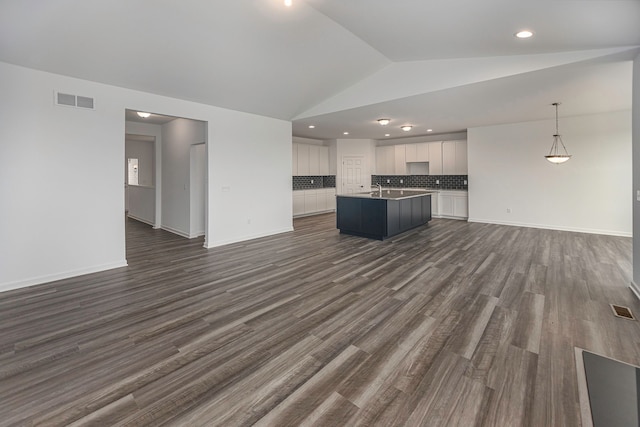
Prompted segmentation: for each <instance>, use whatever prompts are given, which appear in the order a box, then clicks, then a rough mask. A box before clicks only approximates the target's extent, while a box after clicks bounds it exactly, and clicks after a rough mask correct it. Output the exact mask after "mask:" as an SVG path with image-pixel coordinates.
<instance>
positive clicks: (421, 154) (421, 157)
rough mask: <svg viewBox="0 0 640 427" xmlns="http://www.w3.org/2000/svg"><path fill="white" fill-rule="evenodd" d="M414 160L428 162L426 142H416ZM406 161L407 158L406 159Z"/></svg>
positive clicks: (427, 145)
mask: <svg viewBox="0 0 640 427" xmlns="http://www.w3.org/2000/svg"><path fill="white" fill-rule="evenodd" d="M416 146H417V147H416V160H415V161H416V162H428V161H429V144H428V143H427V142H421V143H419V144H416ZM407 161H408V160H407Z"/></svg>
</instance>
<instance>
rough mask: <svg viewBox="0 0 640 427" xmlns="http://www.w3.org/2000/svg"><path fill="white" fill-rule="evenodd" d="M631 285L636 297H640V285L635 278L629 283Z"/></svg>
mask: <svg viewBox="0 0 640 427" xmlns="http://www.w3.org/2000/svg"><path fill="white" fill-rule="evenodd" d="M629 287H630V288H631V292H633V293H634V295H635V296H636V298H638V299H640V286H638V285H637V284H636V282H634V281H633V280H632V281H631V282H630V283H629Z"/></svg>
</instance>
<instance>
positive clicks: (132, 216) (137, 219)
mask: <svg viewBox="0 0 640 427" xmlns="http://www.w3.org/2000/svg"><path fill="white" fill-rule="evenodd" d="M127 217H128V218H131V219H135V220H136V221H140V222H143V223H145V224H148V225H150V226H152V227H153V228H156V224H155V223H154V222H153V221H149V220H147V219H144V218H140V217H138V216H135V215H131V214H130V213H129V214H127Z"/></svg>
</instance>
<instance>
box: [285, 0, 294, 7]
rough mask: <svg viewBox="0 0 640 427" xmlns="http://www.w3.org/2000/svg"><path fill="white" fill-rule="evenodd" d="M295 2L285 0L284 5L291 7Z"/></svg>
mask: <svg viewBox="0 0 640 427" xmlns="http://www.w3.org/2000/svg"><path fill="white" fill-rule="evenodd" d="M292 4H293V0H284V5H285V6H287V7H291V5H292Z"/></svg>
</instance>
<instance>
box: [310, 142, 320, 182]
mask: <svg viewBox="0 0 640 427" xmlns="http://www.w3.org/2000/svg"><path fill="white" fill-rule="evenodd" d="M309 175H313V176H317V175H320V147H319V146H317V145H309Z"/></svg>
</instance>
